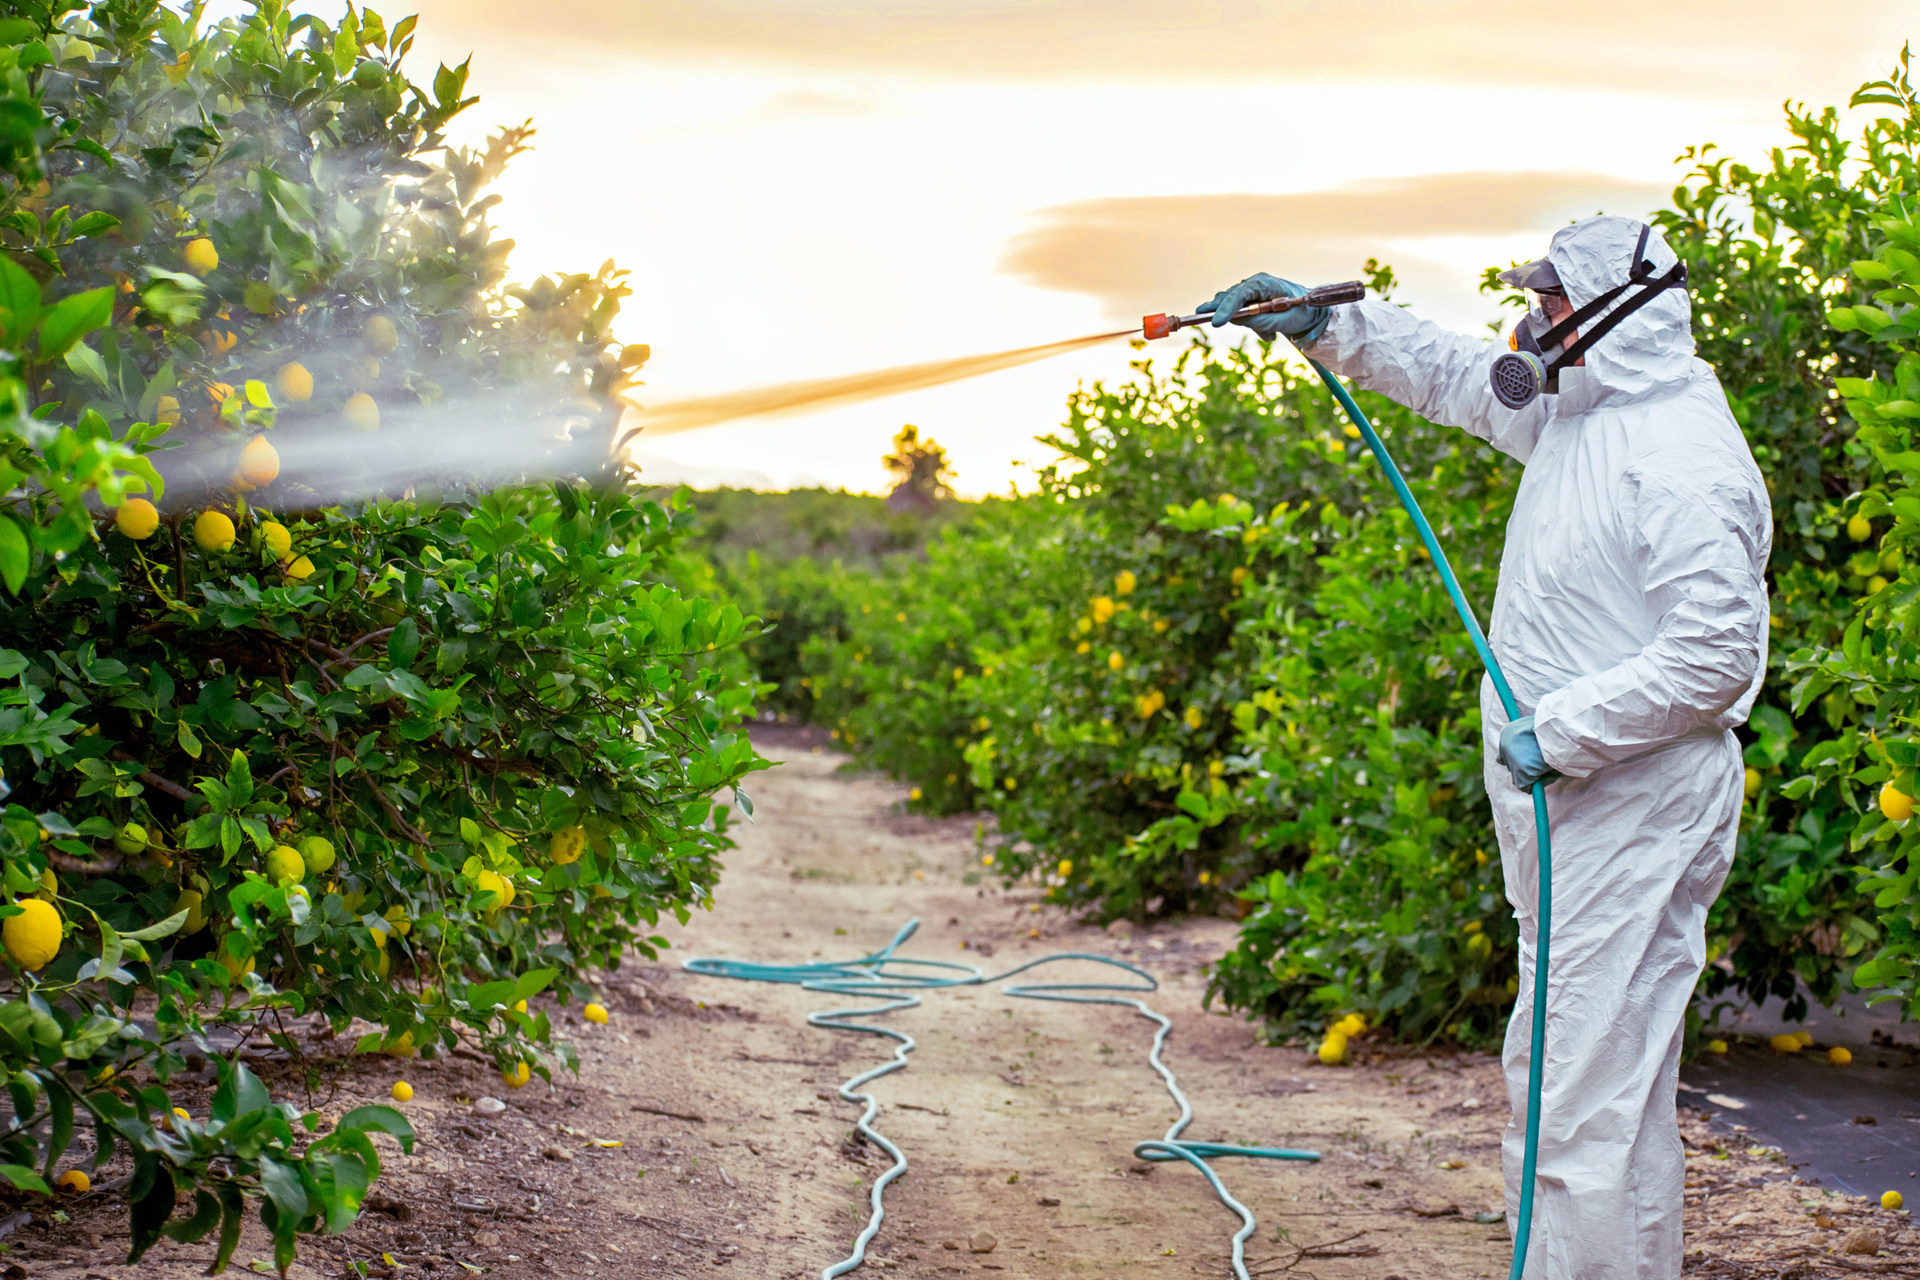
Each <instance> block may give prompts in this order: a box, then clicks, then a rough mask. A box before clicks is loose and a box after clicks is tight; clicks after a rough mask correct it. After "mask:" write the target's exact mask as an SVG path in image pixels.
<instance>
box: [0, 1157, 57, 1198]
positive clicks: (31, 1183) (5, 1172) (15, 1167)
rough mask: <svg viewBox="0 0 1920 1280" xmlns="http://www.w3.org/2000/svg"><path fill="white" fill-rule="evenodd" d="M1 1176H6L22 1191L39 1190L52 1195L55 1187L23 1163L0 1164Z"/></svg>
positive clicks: (43, 1193) (42, 1193)
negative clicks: (50, 1185)
mask: <svg viewBox="0 0 1920 1280" xmlns="http://www.w3.org/2000/svg"><path fill="white" fill-rule="evenodd" d="M0 1178H5V1179H6V1180H7V1181H8V1182H11V1183H12V1184H13V1185H14V1186H15V1187H17V1188H19V1189H20V1190H22V1191H38V1192H39V1193H40V1194H41V1195H51V1194H52V1193H53V1188H52V1187H49V1186H48V1185H47V1184H46V1182H45V1180H44V1179H42V1178H41V1177H40V1175H39V1174H37V1173H35V1172H34V1171H33V1170H31V1169H29V1168H27V1166H25V1165H23V1164H0Z"/></svg>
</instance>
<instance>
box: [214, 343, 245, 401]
mask: <svg viewBox="0 0 1920 1280" xmlns="http://www.w3.org/2000/svg"><path fill="white" fill-rule="evenodd" d="M239 345H240V335H239V334H237V333H235V332H234V331H233V330H231V329H209V330H207V346H208V347H209V348H210V349H211V350H212V351H213V354H214V355H217V356H223V355H225V354H226V353H227V352H229V351H231V350H233V349H234V348H235V347H237V346H239ZM232 393H233V388H232V387H228V388H227V394H228V395H231V394H232ZM221 399H223V400H224V399H226V396H222V397H221Z"/></svg>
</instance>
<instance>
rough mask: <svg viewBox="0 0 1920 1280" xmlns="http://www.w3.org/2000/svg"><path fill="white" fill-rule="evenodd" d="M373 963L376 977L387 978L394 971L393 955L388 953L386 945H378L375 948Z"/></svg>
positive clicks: (382, 935)
mask: <svg viewBox="0 0 1920 1280" xmlns="http://www.w3.org/2000/svg"><path fill="white" fill-rule="evenodd" d="M375 936H377V937H385V936H386V935H385V934H378V935H375ZM372 965H373V974H374V976H375V977H376V978H385V977H386V976H387V975H388V974H390V973H392V972H393V957H392V956H390V955H388V954H387V951H386V948H385V947H384V946H383V947H376V948H375V949H374V954H373V960H372Z"/></svg>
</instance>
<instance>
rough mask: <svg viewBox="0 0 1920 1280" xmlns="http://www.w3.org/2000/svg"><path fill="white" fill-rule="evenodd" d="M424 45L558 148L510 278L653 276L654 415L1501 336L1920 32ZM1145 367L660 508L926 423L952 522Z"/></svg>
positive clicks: (1514, 30) (1011, 397) (472, 119)
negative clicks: (849, 378)
mask: <svg viewBox="0 0 1920 1280" xmlns="http://www.w3.org/2000/svg"><path fill="white" fill-rule="evenodd" d="M308 7H310V8H311V9H312V11H314V12H317V13H322V14H326V15H328V16H329V17H331V16H335V15H337V14H338V12H339V11H340V8H341V6H339V5H336V4H329V3H320V4H314V5H312V6H308ZM376 7H378V6H376ZM413 7H415V6H411V5H396V6H395V7H393V8H392V9H390V10H384V11H383V13H384V16H385V17H386V18H387V19H388V21H389V22H391V21H392V20H394V19H396V18H398V17H400V16H402V15H403V14H404V13H405V12H406V11H407V10H408V9H409V8H413ZM239 8H240V6H238V5H236V4H232V3H230V0H226V2H223V3H222V4H221V5H220V6H217V7H216V10H215V11H216V12H233V11H237V10H238V9H239ZM417 8H418V11H419V14H420V30H419V38H418V41H417V43H416V46H415V49H414V53H413V55H412V59H411V63H410V67H409V69H410V70H411V72H412V74H413V76H414V78H415V79H417V80H422V81H425V80H428V79H430V77H431V74H432V71H433V67H434V64H435V62H437V61H442V60H444V61H447V62H449V63H454V62H458V61H460V60H462V59H464V58H465V57H466V56H467V55H468V54H469V53H471V54H472V55H473V71H472V77H471V79H470V80H469V82H468V85H469V88H468V91H469V92H470V93H478V94H479V95H480V99H481V100H480V102H479V104H478V105H477V106H476V107H474V108H472V109H470V110H469V112H468V113H467V114H466V116H464V117H463V118H462V121H461V123H460V130H459V135H458V136H459V137H460V139H461V140H467V141H471V140H477V139H478V138H480V137H481V136H483V135H484V133H485V132H486V130H487V129H488V128H490V127H494V126H497V125H500V124H506V123H517V122H519V121H521V120H523V119H526V118H528V117H532V118H533V120H534V123H535V125H536V126H537V127H538V129H539V131H540V132H539V135H538V137H537V138H536V139H535V143H536V148H537V149H536V150H535V151H534V152H533V153H532V154H530V155H528V156H525V157H523V158H521V159H520V160H519V161H517V162H516V163H515V165H514V167H513V168H512V169H511V170H510V171H509V173H508V175H507V177H506V178H505V180H504V181H503V183H502V184H501V187H500V188H499V189H500V191H501V193H502V194H503V195H504V196H505V197H506V199H505V202H504V203H503V204H502V206H501V207H500V208H499V210H498V211H497V217H496V225H497V226H498V227H499V228H500V229H501V230H502V231H503V232H504V233H505V234H507V235H510V236H512V237H513V238H514V239H515V240H516V241H517V242H518V247H517V248H516V250H515V252H514V255H513V257H512V260H511V267H512V271H513V274H514V275H515V276H516V277H519V278H530V277H532V276H534V275H537V274H540V273H542V272H551V271H564V270H579V271H591V270H593V269H594V268H596V267H597V266H598V265H599V264H600V263H601V262H602V261H603V260H605V259H607V258H613V259H615V260H616V261H617V262H619V263H620V264H621V265H622V266H625V267H627V268H629V269H631V270H632V272H633V283H634V286H635V296H634V297H633V298H632V299H631V300H629V302H628V305H627V308H626V310H625V312H624V314H623V319H622V322H621V330H622V332H621V336H622V337H623V338H624V339H626V340H627V341H630V342H646V343H649V344H651V346H652V348H653V353H654V355H653V361H652V363H651V364H650V365H649V366H648V368H647V370H646V373H647V377H648V385H647V387H645V388H644V389H643V399H644V400H647V401H651V402H655V403H663V402H667V401H670V400H674V399H678V398H683V397H688V396H702V395H709V394H714V393H719V392H728V391H736V390H742V389H746V388H751V387H756V386H760V385H764V384H768V383H778V382H786V381H793V380H799V379H809V378H819V377H825V376H831V375H837V374H842V373H858V372H864V371H866V370H869V369H873V368H876V367H881V366H886V365H894V364H905V363H910V362H919V361H928V360H939V359H944V358H947V357H951V356H962V355H970V354H974V353H979V352H990V351H996V350H1000V349H1003V348H1008V347H1016V346H1025V345H1028V344H1035V343H1042V342H1051V341H1054V340H1057V339H1064V338H1071V337H1075V336H1078V335H1080V334H1083V333H1091V332H1098V331H1101V330H1104V329H1114V328H1119V327H1121V325H1123V324H1137V323H1138V319H1139V316H1140V315H1141V314H1142V313H1143V312H1147V311H1162V310H1174V309H1180V310H1188V309H1190V308H1191V307H1192V306H1193V305H1194V304H1196V303H1198V302H1200V301H1201V300H1203V299H1205V298H1207V297H1209V296H1211V295H1212V293H1213V292H1214V291H1215V290H1216V289H1220V288H1223V287H1225V286H1226V285H1228V284H1231V283H1232V282H1234V281H1235V280H1237V279H1239V278H1240V277H1242V276H1245V275H1248V274H1250V273H1252V272H1254V271H1263V270H1264V271H1271V272H1273V273H1275V274H1279V275H1285V276H1290V277H1292V278H1294V279H1298V280H1301V281H1303V282H1305V283H1319V282H1322V281H1328V280H1336V279H1347V278H1351V277H1353V276H1356V275H1357V274H1358V273H1359V267H1360V264H1361V263H1362V262H1363V261H1365V260H1366V259H1367V258H1368V257H1378V258H1381V259H1382V260H1384V261H1387V262H1390V263H1391V264H1392V265H1393V266H1394V267H1395V269H1396V270H1397V272H1398V273H1399V275H1400V276H1401V278H1402V280H1403V281H1404V283H1403V285H1402V287H1401V290H1400V293H1399V297H1398V300H1399V301H1402V302H1406V303H1409V304H1411V305H1413V306H1414V307H1415V308H1416V309H1418V310H1420V311H1422V312H1423V313H1425V314H1428V315H1431V316H1433V317H1435V318H1436V319H1440V320H1442V321H1444V322H1447V323H1450V324H1453V325H1455V326H1457V327H1461V328H1467V329H1478V328H1480V327H1482V326H1483V325H1484V324H1485V323H1486V322H1487V321H1489V320H1491V319H1494V318H1496V316H1497V315H1498V314H1499V312H1498V309H1497V308H1496V307H1495V306H1494V305H1493V303H1492V300H1490V299H1487V298H1484V297H1482V296H1480V295H1479V294H1478V293H1477V292H1476V289H1475V281H1476V279H1477V277H1478V274H1479V271H1480V269H1481V268H1482V267H1484V266H1486V265H1488V264H1493V263H1498V264H1501V265H1505V264H1506V263H1507V262H1508V261H1511V260H1513V259H1516V258H1522V257H1531V256H1533V255H1534V254H1535V253H1537V252H1538V251H1539V250H1540V249H1541V248H1542V247H1543V246H1544V243H1545V240H1546V237H1547V235H1548V234H1549V233H1550V232H1551V231H1552V229H1553V228H1554V227H1556V226H1558V225H1560V224H1561V223H1563V222H1564V221H1566V220H1567V219H1569V218H1572V217H1577V216H1580V215H1583V214H1587V213H1592V212H1597V211H1601V210H1605V211H1608V212H1616V213H1627V214H1634V215H1640V214H1644V213H1645V212H1647V211H1648V210H1649V209H1652V208H1654V207H1657V206H1658V205H1659V204H1660V203H1662V201H1663V199H1664V196H1665V193H1666V192H1667V191H1668V190H1670V189H1671V188H1672V186H1673V185H1674V183H1675V182H1676V181H1677V179H1678V178H1679V177H1680V175H1681V172H1682V171H1681V169H1680V168H1678V167H1676V165H1675V163H1674V161H1675V157H1676V156H1677V155H1678V154H1679V153H1680V151H1681V150H1682V149H1683V148H1685V147H1687V146H1689V145H1693V144H1698V143H1705V142H1712V143H1717V144H1718V145H1719V146H1720V147H1721V149H1722V150H1723V151H1725V152H1727V153H1730V154H1732V155H1735V156H1738V157H1742V158H1746V159H1749V160H1752V161H1754V162H1759V161H1760V160H1761V159H1762V158H1763V157H1764V154H1765V152H1766V150H1767V149H1768V148H1770V147H1773V146H1776V145H1783V144H1785V143H1786V142H1787V141H1788V139H1787V137H1786V135H1785V132H1784V130H1783V129H1782V126H1781V110H1780V108H1781V103H1782V102H1783V101H1784V100H1787V99H1794V100H1799V101H1805V102H1810V103H1816V104H1821V105H1824V104H1828V103H1832V104H1835V105H1844V104H1845V102H1846V99H1847V97H1848V96H1849V94H1850V93H1851V92H1852V90H1853V89H1854V88H1855V87H1856V86H1857V85H1858V84H1859V83H1860V82H1861V81H1862V80H1864V79H1868V78H1872V77H1876V76H1878V75H1881V74H1884V73H1885V72H1886V71H1887V70H1888V68H1889V67H1890V66H1891V65H1892V63H1893V61H1894V58H1895V56H1896V55H1897V54H1898V52H1899V50H1900V46H1901V43H1902V42H1903V41H1904V40H1905V39H1907V38H1908V36H1909V35H1910V33H1911V32H1912V30H1913V29H1914V28H1915V27H1916V26H1920V23H1916V22H1915V21H1913V16H1914V14H1915V12H1916V10H1915V9H1914V7H1913V6H1912V5H1911V4H1901V3H1892V2H1890V0H1849V2H1848V3H1845V4H1834V5H1819V6H1815V5H1807V4H1804V3H1782V2H1779V0H1743V2H1741V3H1730V2H1727V0H1689V2H1688V3H1684V4H1674V3H1671V2H1670V0H1669V2H1666V3H1657V4H1656V3H1652V2H1651V0H1613V2H1612V3H1606V4H1600V3H1585V2H1582V3H1560V4H1552V5H1540V4H1523V3H1519V2H1518V0H1372V2H1371V3H1368V4H1365V5H1352V4H1335V3H1331V2H1328V0H1151V2H1150V0H1052V2H1046V0H1034V2H1022V0H997V2H994V3H984V2H983V3H963V2H961V0H891V2H888V3H878V2H875V3H853V2H849V0H553V2H551V3H546V4H540V5H529V4H527V3H526V2H525V0H427V2H426V3H423V4H419V5H418V6H417ZM1164 345H1167V346H1168V347H1171V346H1172V344H1171V343H1169V344H1164ZM1133 357H1134V353H1133V352H1132V351H1130V350H1129V349H1128V348H1127V346H1126V345H1125V344H1124V343H1121V342H1115V343H1112V344H1109V345H1107V346H1104V347H1097V348H1093V349H1091V350H1087V351H1083V352H1080V353H1078V354H1072V355H1066V356H1061V357H1057V358H1055V359H1052V360H1049V361H1047V362H1044V363H1040V364H1035V365H1030V366H1028V367H1026V368H1023V369H1018V370H1014V371H1011V372H1003V373H997V374H992V375H989V376H988V377H986V378H983V379H979V380H976V381H972V382H966V383H960V384H956V385H952V386H948V387H943V388H937V389H933V390H926V391H919V392H915V393H912V394H909V395H904V396H900V397H896V398H893V399H888V400H880V401H875V402H871V403H868V404H863V405H857V406H854V407H850V408H842V409H837V410H832V411H826V412H819V413H814V414H810V415H804V416H788V417H777V418H764V419H754V420H745V421H740V422H737V423H729V424H725V425H719V426H714V427H709V428H705V429H702V430H698V431H689V432H684V433H680V434H674V435H659V436H654V437H652V438H649V437H646V436H644V435H643V436H642V438H641V441H640V444H639V446H638V452H639V455H640V457H641V460H642V462H643V464H644V466H645V468H646V472H647V474H648V475H649V476H651V477H653V478H656V479H659V480H661V481H663V482H664V481H669V480H679V479H686V480H688V481H690V482H693V483H696V484H703V485H705V484H716V483H733V484H752V485H758V486H761V487H784V486H787V485H798V484H807V483H825V484H830V485H844V486H846V487H849V488H854V489H867V490H882V489H884V488H885V486H886V476H885V473H884V470H883V469H882V467H881V466H880V461H879V459H880V456H881V454H882V453H883V452H884V451H885V449H886V445H887V442H888V440H889V438H890V437H891V436H892V434H893V433H894V432H895V431H896V430H898V429H899V427H900V425H901V424H902V423H905V422H912V423H915V424H917V425H918V426H919V427H920V429H921V432H922V434H923V435H931V436H933V437H934V438H936V439H938V440H939V441H941V442H942V443H943V444H945V445H946V446H947V448H948V450H949V452H950V454H951V455H952V458H953V461H954V464H955V467H956V470H957V472H958V484H959V487H960V488H961V490H962V491H963V492H967V493H972V494H979V493H985V492H990V491H1000V492H1004V491H1005V489H1006V488H1007V486H1008V485H1009V484H1010V483H1018V482H1019V481H1020V478H1021V477H1022V476H1024V475H1025V474H1026V473H1025V472H1024V471H1023V470H1022V469H1021V468H1020V467H1019V466H1018V465H1017V464H1018V463H1019V462H1021V461H1023V460H1029V459H1035V458H1039V457H1042V456H1044V450H1043V449H1042V448H1041V447H1040V446H1037V445H1036V444H1034V442H1033V437H1034V436H1035V435H1036V434H1037V433H1040V432H1044V431H1047V430H1049V429H1051V428H1052V427H1053V426H1054V425H1055V424H1056V423H1057V422H1058V421H1059V420H1060V418H1061V414H1062V406H1063V404H1064V401H1065V398H1066V396H1067V395H1068V393H1069V392H1071V391H1072V389H1073V388H1074V387H1075V386H1076V385H1077V384H1080V383H1085V382H1091V381H1093V380H1096V379H1116V378H1123V377H1126V376H1128V372H1129V371H1128V369H1127V361H1128V360H1129V359H1131V358H1133ZM638 421H640V422H644V418H641V419H638Z"/></svg>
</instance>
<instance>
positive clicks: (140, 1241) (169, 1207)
mask: <svg viewBox="0 0 1920 1280" xmlns="http://www.w3.org/2000/svg"><path fill="white" fill-rule="evenodd" d="M149 1162H151V1163H149ZM140 1172H141V1173H143V1174H148V1173H149V1172H150V1177H151V1181H148V1182H147V1184H146V1188H145V1191H146V1194H144V1195H142V1196H140V1197H139V1198H138V1199H137V1200H135V1201H134V1202H133V1204H132V1205H131V1206H130V1208H131V1212H130V1213H129V1214H128V1225H129V1226H130V1227H132V1229H133V1247H132V1248H131V1249H129V1250H128V1252H127V1262H128V1263H129V1264H131V1263H135V1262H138V1261H140V1259H141V1257H142V1256H143V1255H144V1254H145V1253H146V1251H147V1250H148V1249H151V1248H152V1247H153V1246H154V1243H155V1242H156V1241H158V1240H159V1239H160V1232H161V1229H162V1228H164V1227H165V1226H166V1224H167V1219H168V1218H171V1217H172V1216H173V1196H174V1190H173V1170H172V1169H170V1168H168V1167H167V1166H166V1165H165V1164H162V1163H161V1162H160V1161H159V1160H158V1159H157V1158H155V1157H153V1156H150V1155H143V1158H142V1160H141V1169H140ZM140 1182H141V1178H139V1177H136V1178H135V1182H134V1185H135V1187H138V1186H139V1185H140Z"/></svg>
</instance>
